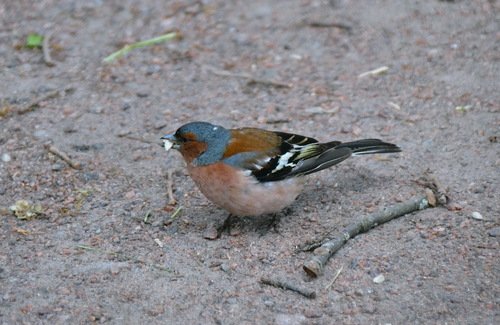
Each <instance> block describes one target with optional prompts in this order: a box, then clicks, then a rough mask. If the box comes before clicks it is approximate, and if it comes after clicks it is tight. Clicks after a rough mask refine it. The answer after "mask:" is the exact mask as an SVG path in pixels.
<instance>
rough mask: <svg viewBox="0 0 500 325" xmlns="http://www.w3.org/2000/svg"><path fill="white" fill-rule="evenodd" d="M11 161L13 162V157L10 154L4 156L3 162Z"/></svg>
mask: <svg viewBox="0 0 500 325" xmlns="http://www.w3.org/2000/svg"><path fill="white" fill-rule="evenodd" d="M11 160H12V157H11V156H10V155H9V154H8V153H4V154H3V155H2V161H3V162H9V161H11Z"/></svg>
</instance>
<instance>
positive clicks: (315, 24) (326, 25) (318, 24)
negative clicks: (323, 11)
mask: <svg viewBox="0 0 500 325" xmlns="http://www.w3.org/2000/svg"><path fill="white" fill-rule="evenodd" d="M305 24H306V25H308V26H310V27H314V28H338V29H343V30H345V31H347V32H350V31H351V30H352V27H351V26H349V25H346V24H342V23H334V22H331V23H328V22H322V21H306V22H305Z"/></svg>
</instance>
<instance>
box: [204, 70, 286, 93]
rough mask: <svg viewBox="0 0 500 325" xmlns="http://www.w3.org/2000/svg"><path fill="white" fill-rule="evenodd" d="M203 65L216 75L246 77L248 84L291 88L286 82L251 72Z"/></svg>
mask: <svg viewBox="0 0 500 325" xmlns="http://www.w3.org/2000/svg"><path fill="white" fill-rule="evenodd" d="M205 67H206V69H207V70H208V71H210V72H211V73H213V74H215V75H216V76H221V77H234V78H241V79H247V80H248V84H262V85H267V86H273V87H277V88H291V86H290V85H289V84H286V83H284V82H280V81H274V80H268V79H258V78H255V77H254V76H252V75H251V74H248V73H233V72H229V71H227V70H219V69H217V68H215V67H212V66H205Z"/></svg>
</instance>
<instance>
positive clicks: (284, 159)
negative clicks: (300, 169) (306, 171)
mask: <svg viewBox="0 0 500 325" xmlns="http://www.w3.org/2000/svg"><path fill="white" fill-rule="evenodd" d="M293 155H295V152H293V151H288V152H287V153H285V154H284V155H282V156H281V157H280V160H278V164H277V166H276V168H274V169H273V171H272V172H271V173H275V172H277V171H279V170H282V169H283V168H285V167H288V166H293V165H294V164H293V163H290V162H288V160H289V159H290V158H292V157H293Z"/></svg>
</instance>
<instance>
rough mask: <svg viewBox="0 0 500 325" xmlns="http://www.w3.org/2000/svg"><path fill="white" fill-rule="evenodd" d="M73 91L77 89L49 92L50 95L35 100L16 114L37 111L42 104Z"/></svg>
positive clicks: (69, 88) (68, 88) (70, 88)
mask: <svg viewBox="0 0 500 325" xmlns="http://www.w3.org/2000/svg"><path fill="white" fill-rule="evenodd" d="M73 90H75V88H73V87H67V88H63V89H57V90H54V91H51V92H48V93H46V94H44V95H42V96H40V97H38V98H35V99H34V100H32V101H31V102H29V103H28V104H27V105H24V106H22V107H21V108H19V109H18V110H16V112H17V114H19V115H23V114H26V113H28V112H31V111H33V110H35V108H38V107H40V103H41V102H43V101H46V100H49V99H52V98H56V97H58V96H60V95H65V94H66V93H69V92H72V91H73Z"/></svg>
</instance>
